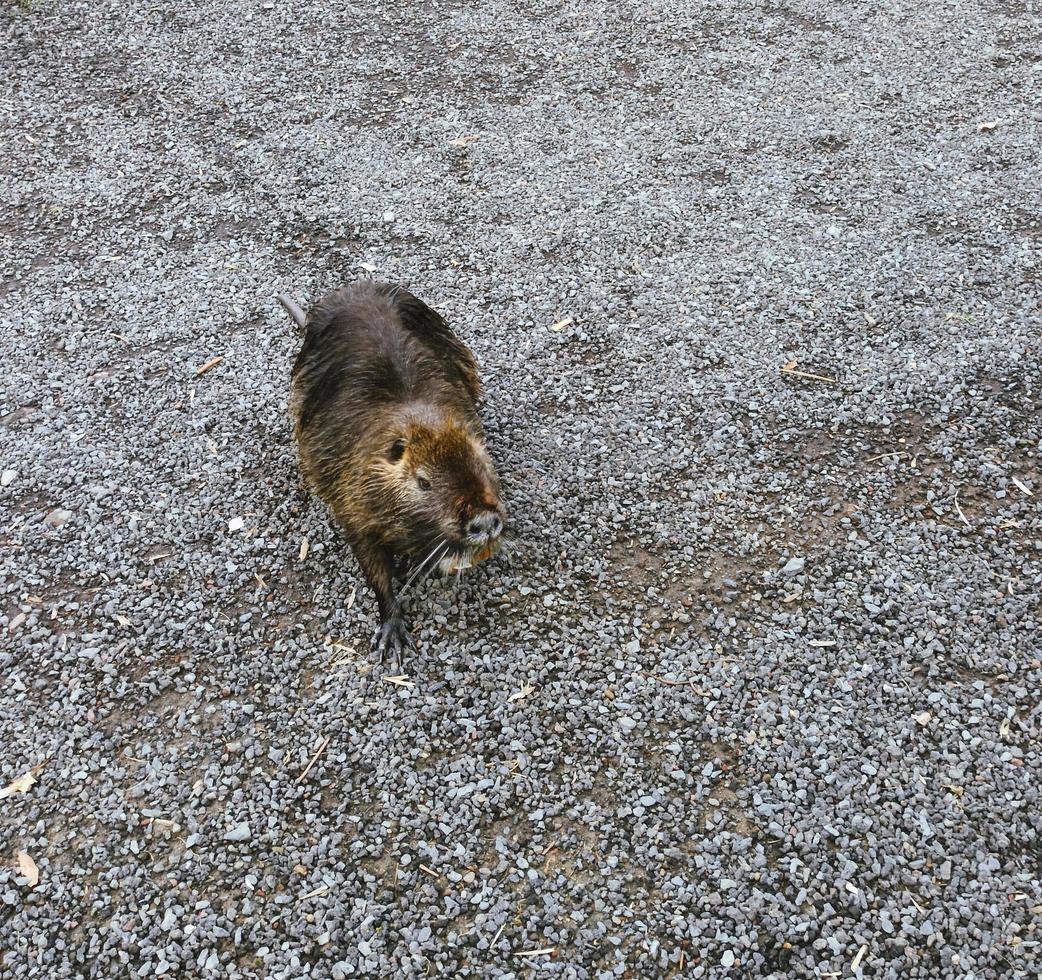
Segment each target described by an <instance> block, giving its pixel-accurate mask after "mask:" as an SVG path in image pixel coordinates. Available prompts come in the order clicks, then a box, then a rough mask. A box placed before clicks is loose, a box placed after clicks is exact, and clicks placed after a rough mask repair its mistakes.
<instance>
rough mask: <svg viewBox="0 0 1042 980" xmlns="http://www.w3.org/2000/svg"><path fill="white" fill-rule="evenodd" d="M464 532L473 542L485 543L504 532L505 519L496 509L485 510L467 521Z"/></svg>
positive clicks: (470, 541)
mask: <svg viewBox="0 0 1042 980" xmlns="http://www.w3.org/2000/svg"><path fill="white" fill-rule="evenodd" d="M464 533H465V534H466V537H467V541H468V542H469V543H471V544H485V543H486V542H487V541H492V540H493V539H495V538H498V537H499V536H500V535H501V534H502V533H503V519H502V518H501V517H500V516H499V514H497V513H496V512H495V511H494V510H485V511H482V512H481V513H480V514H478V515H477V516H476V517H472V518H471V519H470V520H469V521H467V526H466V528H465V531H464Z"/></svg>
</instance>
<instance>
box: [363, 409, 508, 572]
mask: <svg viewBox="0 0 1042 980" xmlns="http://www.w3.org/2000/svg"><path fill="white" fill-rule="evenodd" d="M380 467H381V469H382V470H383V471H384V473H385V475H386V478H387V479H388V482H389V483H390V484H391V485H392V486H393V487H394V496H395V501H396V510H397V512H398V516H399V518H400V520H401V522H402V524H403V525H404V527H405V531H406V534H407V535H408V537H409V542H408V544H409V546H410V547H411V548H412V549H413V550H415V551H419V550H420V549H426V554H429V555H430V556H431V561H432V563H436V564H439V565H440V566H441V567H442V568H443V569H445V570H448V569H450V568H451V569H455V568H466V567H468V566H469V565H473V564H477V563H478V562H479V561H483V560H484V559H485V558H488V557H489V555H491V554H492V552H493V551H495V550H496V548H497V547H498V546H499V543H500V537H501V535H502V534H503V526H504V520H505V512H504V510H503V504H502V502H501V501H500V499H499V480H498V479H497V477H496V471H495V469H494V467H493V466H492V461H491V460H490V459H489V456H488V452H487V450H486V449H485V446H484V444H483V443H482V442H481V440H480V439H477V438H475V437H474V436H473V435H471V434H470V433H469V432H467V430H466V429H464V428H462V427H461V426H458V425H452V424H445V425H438V426H432V425H426V424H422V423H417V422H410V423H409V424H406V425H404V426H402V427H401V429H400V431H399V432H397V433H396V434H395V435H394V436H393V437H392V439H391V440H390V441H389V443H388V445H387V446H386V448H385V449H384V456H383V459H382V460H381V461H380ZM426 554H424V555H418V557H419V558H421V559H424V558H426Z"/></svg>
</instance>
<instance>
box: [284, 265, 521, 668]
mask: <svg viewBox="0 0 1042 980" xmlns="http://www.w3.org/2000/svg"><path fill="white" fill-rule="evenodd" d="M305 330H306V335H305V339H304V344H303V347H302V348H301V351H300V354H299V355H298V357H297V360H296V363H295V364H294V366H293V381H292V390H291V408H292V411H293V415H294V419H295V429H296V438H297V447H298V451H299V455H300V463H301V468H302V470H303V473H304V476H305V479H306V480H307V482H308V484H309V485H310V486H311V487H312V488H313V489H314V491H315V492H316V493H317V494H318V496H319V497H320V498H321V499H322V500H324V501H325V502H326V503H327V504H328V505H329V507H330V509H331V510H332V511H333V514H334V515H335V516H336V518H337V520H338V521H339V523H340V525H341V527H342V528H343V530H344V533H345V535H346V537H347V539H348V541H349V542H350V543H351V546H352V549H353V550H354V553H355V556H356V557H357V559H358V562H359V564H360V565H361V567H362V571H363V573H364V574H365V576H366V578H367V580H368V581H369V583H370V585H371V586H372V587H373V590H374V591H375V592H376V596H377V600H378V602H379V605H380V614H381V621H382V623H383V628H382V630H381V633H380V646H381V648H392V649H394V650H395V652H398V653H400V647H401V644H402V642H405V640H406V639H407V634H405V631H404V627H403V625H402V622H401V610H400V607H399V605H398V600H397V598H396V596H395V594H394V589H393V585H392V581H391V569H392V562H393V557H394V556H395V555H404V556H408V557H410V558H412V559H414V560H415V561H423V560H424V559H425V558H426V557H427V556H429V555H432V554H434V553H435V552H437V551H439V549H440V553H441V556H442V557H450V558H453V557H455V558H466V557H467V556H468V555H473V554H475V553H477V552H478V551H479V550H480V548H479V547H478V545H476V544H475V540H474V534H473V533H472V531H473V528H474V527H475V526H477V525H475V524H474V523H472V522H474V521H477V522H485V523H484V524H481V525H480V526H481V527H486V525H487V526H489V527H492V526H494V527H497V528H501V526H502V516H503V508H502V504H501V503H500V500H499V484H498V480H497V478H496V473H495V470H494V468H493V466H492V463H491V461H490V460H489V457H488V453H487V451H486V450H485V445H484V436H483V432H482V429H481V423H480V420H479V419H478V414H477V400H478V397H479V395H480V392H481V385H480V381H479V379H478V370H477V365H476V364H475V362H474V358H473V356H472V355H471V353H470V351H469V350H468V349H467V347H466V346H465V345H464V344H463V343H462V342H461V341H460V340H459V339H458V338H457V337H456V336H455V335H454V334H453V333H452V331H451V330H450V329H449V327H448V325H447V324H446V323H445V321H444V320H443V319H442V318H441V317H440V316H439V315H438V314H437V313H435V312H434V311H433V310H432V309H430V307H428V306H427V305H426V304H424V303H423V302H422V301H420V300H419V299H417V298H416V297H415V296H413V295H412V294H411V293H409V292H407V291H406V290H404V289H401V288H400V287H392V286H388V285H385V284H383V283H373V282H368V281H365V282H359V283H355V284H353V285H351V286H346V287H344V288H342V289H338V290H336V291H334V292H332V293H330V294H328V295H327V296H325V297H324V298H323V299H322V300H320V301H319V302H318V303H317V304H315V306H314V307H312V309H311V311H310V312H309V314H308V317H307V321H306V325H305ZM425 487H426V488H427V489H425ZM493 537H495V538H496V539H498V531H497V532H496V534H495V535H494V536H493ZM490 540H491V538H490ZM492 543H493V545H494V541H493V542H492ZM479 544H480V542H479Z"/></svg>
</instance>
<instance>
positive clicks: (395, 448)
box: [387, 439, 405, 463]
mask: <svg viewBox="0 0 1042 980" xmlns="http://www.w3.org/2000/svg"><path fill="white" fill-rule="evenodd" d="M404 455H405V440H404V439H395V441H394V444H393V445H392V446H391V448H390V451H389V452H388V453H387V458H388V459H389V460H390V461H391V462H392V463H397V462H398V460H400V459H401V458H402V457H403V456H404Z"/></svg>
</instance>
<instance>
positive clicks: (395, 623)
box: [373, 616, 415, 669]
mask: <svg viewBox="0 0 1042 980" xmlns="http://www.w3.org/2000/svg"><path fill="white" fill-rule="evenodd" d="M373 646H374V648H375V649H376V652H377V654H378V655H379V657H380V659H381V660H383V658H384V657H385V656H387V654H388V653H391V654H393V655H394V659H395V662H396V663H397V664H398V667H399V669H400V668H401V666H402V653H403V652H404V651H405V650H407V649H410V648H412V649H415V644H414V643H413V640H412V637H411V636H410V635H409V631H408V629H406V627H405V620H404V619H402V618H401V616H393V617H392V618H391V619H388V620H386V621H385V622H384V623H383V625H382V626H381V627H380V629H378V630H377V631H376V636H375V637H374V638H373Z"/></svg>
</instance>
